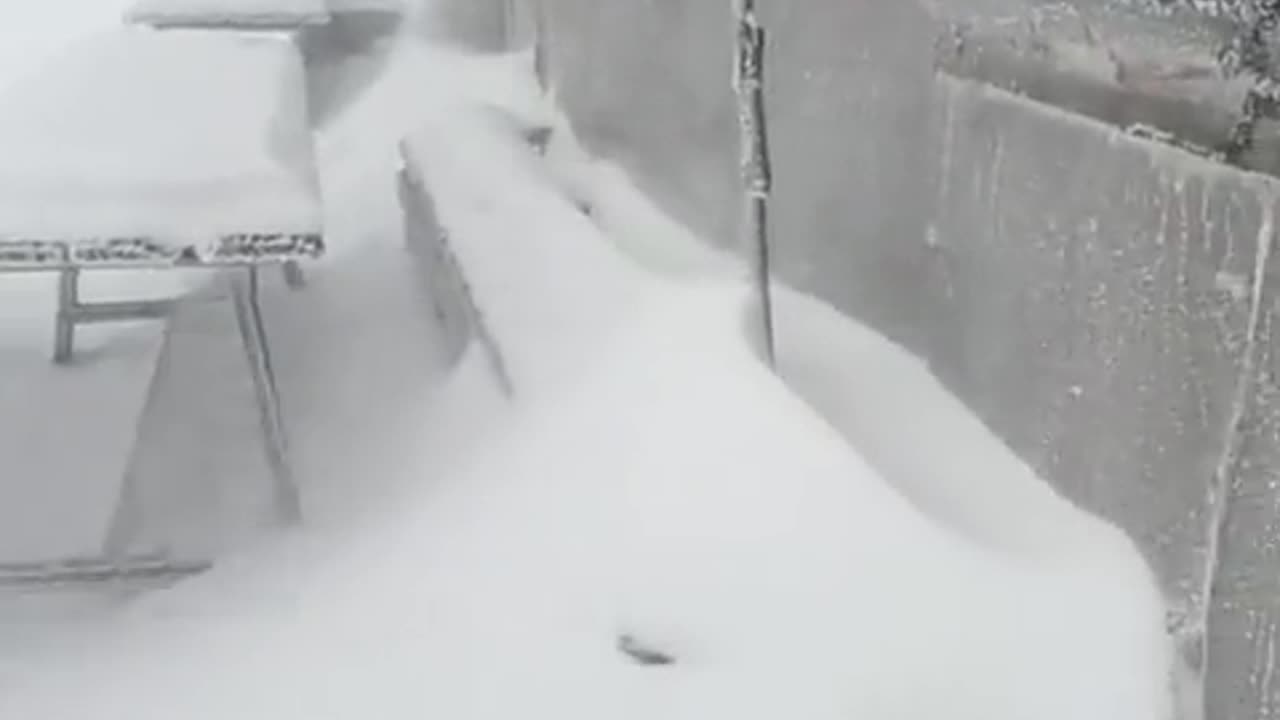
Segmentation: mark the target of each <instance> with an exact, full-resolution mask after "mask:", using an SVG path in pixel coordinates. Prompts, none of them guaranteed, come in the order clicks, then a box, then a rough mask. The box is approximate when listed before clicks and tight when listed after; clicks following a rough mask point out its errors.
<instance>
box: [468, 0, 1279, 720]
mask: <svg viewBox="0 0 1280 720" xmlns="http://www.w3.org/2000/svg"><path fill="white" fill-rule="evenodd" d="M460 1H461V0H460ZM466 1H467V2H468V3H469V4H470V3H474V2H475V0H466ZM494 1H495V2H497V0H494ZM528 2H530V3H537V4H538V5H539V6H540V7H539V9H538V10H537V12H540V13H541V29H542V40H543V43H544V45H545V53H546V61H547V67H548V74H549V83H550V85H551V86H552V87H553V89H554V90H555V92H556V94H557V96H558V98H559V100H560V101H561V103H562V104H563V105H564V106H565V107H566V108H567V110H568V112H569V113H570V115H571V117H572V119H573V121H574V124H575V128H576V129H577V131H578V133H579V134H580V135H582V136H583V138H584V139H585V140H586V141H587V143H588V144H589V145H590V146H591V147H592V148H593V149H594V150H595V151H597V152H599V153H601V154H604V155H608V156H611V157H614V158H616V159H619V160H621V161H623V162H624V163H625V164H626V165H627V166H628V167H629V169H630V170H631V171H632V173H633V174H635V175H636V176H637V177H638V178H639V180H640V181H641V183H642V184H643V185H644V186H645V187H646V189H647V190H648V191H649V192H650V193H651V194H652V195H653V196H654V197H655V198H657V199H658V200H659V201H661V202H662V203H663V204H664V205H665V206H666V208H667V209H668V210H669V211H670V212H672V213H673V214H675V215H676V216H677V217H679V218H680V219H682V220H684V221H685V222H687V223H688V224H690V225H691V226H692V227H694V228H696V229H698V230H699V231H701V232H702V233H704V234H705V235H706V236H707V237H709V238H711V239H713V241H715V242H717V243H720V244H730V243H733V242H734V227H735V224H736V217H737V202H738V200H737V198H738V192H737V178H736V168H735V160H736V151H737V150H736V126H735V119H734V116H733V99H732V95H731V93H730V88H729V77H730V65H731V58H732V50H731V43H732V34H731V32H732V18H731V16H730V14H731V13H730V8H731V5H730V2H729V0H723V1H719V0H717V1H716V2H708V1H707V0H646V1H645V2H641V1H639V0H528ZM526 9H527V8H526ZM761 11H762V20H763V22H764V24H765V26H766V28H767V29H768V31H769V32H770V57H769V59H768V66H767V71H768V87H769V108H768V111H769V114H770V117H769V119H770V122H771V139H772V141H773V153H774V162H775V169H776V193H775V197H774V203H773V213H774V216H773V223H774V226H773V240H774V251H775V253H776V256H777V261H778V266H779V269H780V273H781V275H782V276H783V278H784V279H786V280H788V281H789V282H791V283H793V284H795V285H797V286H799V287H801V288H803V289H806V290H811V291H814V292H816V293H817V294H819V295H821V296H823V297H825V298H827V299H828V300H830V301H832V302H833V303H834V304H836V305H837V306H838V307H840V308H841V309H843V310H844V311H846V312H848V313H849V314H851V315H853V316H855V317H857V318H859V319H861V320H863V321H866V322H869V323H870V324H872V325H874V326H876V327H878V328H880V329H881V330H882V331H884V332H885V333H886V334H888V335H890V336H892V337H894V338H896V339H899V340H901V341H904V342H905V343H906V344H907V345H909V346H910V347H912V348H913V349H915V350H916V351H918V352H920V353H921V354H922V355H924V356H925V357H927V358H929V360H930V363H931V365H932V366H933V367H934V369H935V371H936V372H937V373H938V374H939V375H940V376H941V377H942V378H943V379H944V381H946V382H947V384H948V385H949V386H950V387H951V388H952V389H953V390H954V391H956V392H957V393H958V394H959V395H960V396H961V397H962V398H964V400H965V401H966V402H967V403H968V404H969V405H970V406H971V407H973V408H974V410H975V411H976V412H978V413H979V414H980V415H981V416H982V417H983V418H984V419H985V420H986V421H987V422H988V424H990V425H991V426H992V427H993V428H994V429H995V430H996V431H997V432H998V433H1000V434H1001V436H1002V437H1004V438H1005V440H1006V441H1007V442H1008V443H1009V444H1010V445H1011V446H1012V447H1013V448H1015V450H1016V451H1017V452H1019V453H1020V454H1021V455H1022V456H1023V457H1024V458H1026V459H1027V460H1028V461H1029V462H1031V463H1032V464H1034V465H1035V466H1036V467H1038V468H1039V469H1040V470H1041V471H1042V472H1044V473H1045V475H1046V476H1047V477H1048V478H1050V479H1051V480H1052V481H1053V482H1054V483H1055V484H1056V485H1057V486H1058V487H1059V488H1060V489H1061V490H1062V491H1063V492H1064V493H1065V494H1066V495H1068V496H1070V497H1072V498H1074V499H1076V500H1078V501H1079V502H1081V503H1082V504H1083V505H1085V506H1087V507H1089V508H1092V509H1094V510H1096V511H1098V512H1101V513H1103V514H1104V515H1106V516H1108V517H1110V518H1112V519H1114V520H1115V521H1117V522H1119V523H1120V524H1121V525H1123V526H1124V527H1125V528H1126V529H1128V530H1129V531H1130V532H1131V533H1133V534H1134V535H1135V537H1137V538H1138V540H1139V541H1140V543H1141V545H1142V547H1143V549H1144V551H1145V552H1146V553H1147V555H1148V557H1149V558H1150V559H1151V560H1152V562H1153V563H1154V565H1155V566H1156V567H1157V569H1158V571H1159V572H1160V574H1161V576H1162V578H1163V580H1164V582H1165V585H1166V588H1167V589H1168V591H1169V593H1170V595H1171V596H1172V597H1173V598H1175V600H1176V601H1177V602H1178V604H1179V606H1180V610H1181V611H1182V612H1183V613H1184V614H1185V615H1186V617H1187V618H1188V623H1189V625H1190V626H1191V627H1193V628H1194V627H1195V626H1196V625H1197V624H1198V623H1199V622H1201V621H1202V620H1203V619H1204V618H1205V617H1207V618H1208V626H1209V629H1210V632H1209V636H1210V639H1209V642H1208V645H1207V649H1208V652H1209V667H1210V679H1209V682H1208V687H1207V693H1208V700H1207V704H1208V708H1209V709H1210V715H1211V717H1212V718H1214V720H1228V719H1230V720H1236V719H1240V720H1243V719H1245V718H1270V717H1273V716H1275V717H1280V686H1277V685H1276V684H1274V682H1273V680H1272V675H1271V668H1272V666H1273V664H1272V662H1271V658H1273V657H1274V656H1275V654H1276V651H1277V650H1278V649H1280V648H1277V623H1276V618H1277V609H1278V608H1277V603H1280V592H1278V591H1280V572H1278V571H1280V557H1277V555H1280V543H1277V542H1276V538H1277V534H1278V533H1277V530H1280V527H1277V525H1278V522H1277V520H1276V517H1277V515H1278V513H1277V512H1276V510H1277V507H1280V495H1278V494H1277V489H1276V488H1277V487H1280V477H1277V475H1278V474H1280V413H1278V412H1277V408H1280V404H1278V401H1280V383H1277V380H1276V377H1275V370H1274V368H1275V362H1276V361H1275V360H1274V358H1275V355H1274V354H1273V352H1272V351H1273V347H1274V345H1275V344H1276V343H1280V340H1277V339H1274V338H1273V335H1272V333H1271V327H1272V322H1273V318H1275V317H1276V316H1277V313H1278V312H1280V311H1278V310H1277V307H1280V305H1278V303H1280V296H1277V294H1276V293H1277V290H1278V289H1280V264H1277V261H1275V260H1272V259H1271V258H1270V257H1269V250H1270V247H1271V243H1272V242H1273V240H1274V238H1273V235H1274V227H1273V222H1272V218H1273V217H1274V212H1275V205H1276V203H1277V190H1276V184H1275V183H1274V182H1272V181H1268V180H1263V179H1262V178H1260V177H1258V176H1250V175H1245V174H1243V173H1240V172H1237V171H1232V170H1226V169H1223V168H1220V167H1216V166H1212V165H1209V164H1207V163H1203V162H1202V161H1199V160H1196V159H1194V158H1192V157H1191V156H1188V155H1183V154H1179V153H1177V152H1175V151H1173V150H1169V149H1166V148H1163V147H1162V146H1158V145H1153V144H1149V143H1144V142H1140V141H1136V140H1132V139H1129V138H1125V137H1118V136H1117V133H1115V132H1114V131H1113V130H1112V129H1110V128H1109V127H1107V126H1105V125H1102V124H1099V123H1096V122H1093V121H1085V120H1082V119H1080V118H1078V117H1076V116H1071V115H1068V114H1065V113H1061V112H1057V111H1054V110H1051V109H1048V108H1047V106H1043V105H1036V104H1033V103H1029V102H1027V101H1024V100H1020V99H1017V98H1015V97H1013V96H1010V95H1006V94H1004V93H1002V92H1000V91H995V90H990V89H987V88H984V87H983V86H981V85H978V84H975V83H971V82H968V81H958V80H950V79H943V78H935V76H934V74H933V68H932V58H933V43H934V38H935V36H936V32H937V28H936V27H935V25H934V23H933V22H932V21H931V19H930V18H929V17H928V16H927V15H926V14H925V13H924V11H923V10H921V9H920V8H919V6H917V5H916V3H914V2H910V1H908V0H896V1H893V2H889V1H888V0H884V1H874V0H855V1H845V2H838V3H833V2H829V1H824V0H788V1H787V2H769V3H763V4H762V10H761ZM526 24H527V23H526ZM1219 478H1226V481H1227V482H1226V486H1227V488H1228V489H1229V493H1227V497H1228V499H1229V500H1230V502H1229V503H1228V504H1225V505H1224V504H1218V503H1215V502H1214V499H1213V498H1214V493H1213V491H1212V490H1213V488H1214V486H1215V482H1216V481H1217V480H1218V479H1219ZM1223 508H1225V512H1223V513H1221V514H1219V512H1218V511H1219V510H1221V509H1223ZM1215 568H1216V571H1214V570H1213V569H1215ZM1210 588H1212V592H1210ZM1207 605H1211V607H1210V608H1209V609H1208V610H1206V606H1207ZM1189 649H1191V650H1193V651H1194V650H1196V649H1197V648H1196V647H1195V646H1194V645H1192V646H1191V647H1190V648H1189ZM1192 659H1193V660H1195V661H1197V662H1198V661H1199V658H1198V657H1193V658H1192Z"/></svg>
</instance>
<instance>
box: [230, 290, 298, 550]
mask: <svg viewBox="0 0 1280 720" xmlns="http://www.w3.org/2000/svg"><path fill="white" fill-rule="evenodd" d="M258 286H259V275H258V268H257V267H256V266H252V265H251V266H249V267H247V268H244V269H243V270H241V271H238V272H237V271H233V272H232V273H231V296H232V301H233V303H234V305H235V313H236V325H237V327H238V328H239V330H240V341H241V343H242V344H243V345H244V351H245V357H246V358H247V359H248V361H249V373H250V376H251V377H252V379H253V389H254V395H255V396H256V399H257V406H258V420H259V423H260V424H261V426H262V440H263V449H264V451H265V452H266V458H267V463H268V465H269V466H270V468H271V474H272V480H273V481H274V490H275V505H276V512H277V515H278V517H279V519H280V521H281V523H282V524H285V525H294V524H297V523H298V522H300V521H301V520H302V501H301V498H300V497H299V493H298V487H297V483H296V482H295V480H294V475H293V468H292V467H291V466H290V464H289V448H288V440H287V436H286V433H285V425H284V415H283V413H282V412H281V409H280V395H279V392H278V390H277V388H276V378H275V370H274V368H273V367H272V363H271V350H270V346H269V343H268V342H267V332H266V326H265V324H264V323H263V320H262V308H261V306H260V304H259V298H258V294H259V293H258Z"/></svg>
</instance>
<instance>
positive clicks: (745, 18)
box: [733, 0, 776, 368]
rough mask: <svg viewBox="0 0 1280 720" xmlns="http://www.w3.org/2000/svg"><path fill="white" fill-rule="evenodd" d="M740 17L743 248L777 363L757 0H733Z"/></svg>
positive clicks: (762, 330) (737, 87) (769, 353)
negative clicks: (770, 265)
mask: <svg viewBox="0 0 1280 720" xmlns="http://www.w3.org/2000/svg"><path fill="white" fill-rule="evenodd" d="M735 7H736V11H737V19H738V31H737V43H736V47H735V61H734V78H733V87H734V91H735V93H736V94H737V97H738V129H739V143H740V151H741V156H740V158H739V163H740V169H741V172H742V188H743V206H744V207H743V215H744V218H743V227H742V240H743V250H744V252H746V253H747V254H748V256H749V260H750V265H751V283H752V290H753V292H754V294H755V302H756V311H757V312H758V314H759V318H758V322H759V325H758V328H757V329H758V331H759V334H760V337H759V341H760V344H761V351H762V353H763V355H764V359H765V362H766V363H767V364H768V365H769V367H771V368H772V367H775V360H776V358H775V350H776V348H775V342H774V325H773V298H772V293H771V289H770V287H769V278H770V274H771V273H770V267H769V260H770V258H769V227H768V221H769V209H768V203H769V194H770V192H771V190H772V186H773V171H772V167H771V165H770V160H769V134H768V129H767V127H766V125H765V104H764V59H765V31H764V29H763V28H761V27H760V23H759V21H758V19H757V18H756V12H755V0H735Z"/></svg>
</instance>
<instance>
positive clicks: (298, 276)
mask: <svg viewBox="0 0 1280 720" xmlns="http://www.w3.org/2000/svg"><path fill="white" fill-rule="evenodd" d="M284 283H285V285H288V286H289V289H290V290H301V289H303V288H305V287H306V286H307V276H306V274H305V273H303V272H302V266H301V265H299V264H298V261H296V260H289V261H288V262H286V263H285V264H284Z"/></svg>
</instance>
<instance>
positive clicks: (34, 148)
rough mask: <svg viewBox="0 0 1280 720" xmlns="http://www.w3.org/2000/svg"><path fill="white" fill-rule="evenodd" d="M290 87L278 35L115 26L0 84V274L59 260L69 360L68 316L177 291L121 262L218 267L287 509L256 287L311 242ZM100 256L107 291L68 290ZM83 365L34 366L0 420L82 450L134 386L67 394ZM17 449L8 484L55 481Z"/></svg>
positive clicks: (309, 173)
mask: <svg viewBox="0 0 1280 720" xmlns="http://www.w3.org/2000/svg"><path fill="white" fill-rule="evenodd" d="M305 87H306V85H305V77H304V71H303V64H302V59H301V55H300V52H299V50H298V48H297V46H296V45H295V44H293V43H292V42H290V41H289V40H288V39H287V38H284V37H278V36H267V35H255V36H244V35H240V34H236V33H226V32H210V31H202V30H172V31H164V32H159V31H155V30H151V29H143V28H125V27H122V28H119V29H118V30H115V31H111V32H108V33H104V34H100V35H96V36H92V37H88V38H85V39H84V40H82V41H79V42H77V43H76V44H74V45H72V46H70V47H69V48H68V49H67V50H66V51H65V52H64V53H62V54H61V55H59V56H56V57H54V58H53V59H52V60H51V61H50V62H48V63H46V64H43V65H40V66H37V67H35V68H34V69H33V71H32V72H31V73H30V74H29V75H27V76H26V77H25V78H22V79H19V80H18V81H17V82H15V83H14V84H12V85H9V86H8V87H5V88H2V89H0V283H6V282H10V283H17V284H23V283H25V279H22V278H17V277H15V275H14V274H15V273H16V274H17V275H30V274H32V273H37V272H41V271H46V272H51V273H56V274H57V276H58V278H59V280H58V283H57V290H56V293H57V306H56V307H57V310H56V317H54V318H51V320H52V321H53V322H52V323H51V325H52V327H53V328H54V332H53V337H54V359H55V360H57V361H59V362H67V361H68V360H70V359H71V357H72V355H73V345H74V340H75V330H76V327H77V326H78V325H84V324H98V323H113V322H118V321H132V320H139V319H147V318H153V319H160V318H167V317H168V316H169V313H170V312H171V311H172V310H173V309H174V304H175V302H176V300H175V299H171V298H159V299H157V298H153V297H144V298H140V297H137V295H139V294H144V293H146V292H147V289H146V288H147V287H148V286H152V285H154V283H150V282H146V281H145V278H142V277H140V276H139V275H138V274H137V273H131V272H127V271H129V270H143V269H145V270H150V271H154V270H166V269H179V268H210V269H216V270H220V271H222V272H220V273H219V274H220V275H221V276H222V277H224V278H226V279H228V280H229V285H230V296H231V298H232V300H233V303H234V313H235V319H236V321H237V325H238V330H239V333H240V341H241V343H242V344H243V349H244V351H245V354H246V356H247V359H248V361H249V370H250V372H251V373H252V380H253V384H254V391H255V395H256V400H257V403H258V408H257V409H258V414H259V419H260V421H261V425H262V437H263V447H264V452H265V454H266V456H267V459H268V461H269V463H270V465H271V469H272V471H273V473H274V475H275V481H276V483H275V485H276V487H275V491H276V493H277V494H276V498H277V499H278V500H282V501H283V503H282V504H281V505H280V506H279V507H280V508H281V510H282V511H283V512H284V513H287V514H288V515H289V516H290V517H293V516H296V513H297V498H296V496H295V495H296V491H295V488H294V483H293V478H292V473H291V472H290V469H289V464H288V460H287V443H286V442H285V439H284V421H283V417H282V413H281V410H280V408H279V403H278V399H277V392H276V388H275V377H274V375H273V373H272V370H271V368H272V363H271V361H270V354H269V349H268V338H267V331H266V328H265V327H264V325H263V318H262V313H261V309H260V307H259V293H258V286H259V283H260V277H259V269H260V268H261V267H263V266H275V267H284V268H286V270H292V271H294V272H292V273H286V276H287V277H290V278H291V280H294V281H300V279H301V276H300V274H299V271H298V268H297V266H296V265H295V263H298V262H300V261H303V260H307V259H313V258H316V257H318V256H319V255H321V254H322V252H323V250H324V241H323V234H322V227H321V215H322V213H321V203H320V193H319V180H318V176H317V172H316V168H315V160H314V148H313V145H312V135H311V130H310V125H309V121H308V117H307V111H306V91H305ZM98 270H110V271H116V272H110V273H95V274H94V277H101V276H104V275H108V276H118V281H116V282H113V283H111V285H112V287H113V289H114V290H115V291H114V292H111V293H110V295H111V299H110V301H103V299H102V298H99V299H98V300H97V301H94V300H93V299H82V298H81V294H80V291H81V288H80V278H81V275H82V274H83V273H85V272H87V271H98ZM121 271H126V272H121ZM6 276H7V278H6ZM28 279H29V278H28ZM294 284H296V283H294ZM91 287H92V286H91ZM48 291H50V292H52V291H53V288H52V287H50V288H48ZM48 307H49V306H47V305H37V304H31V308H30V309H31V310H36V309H37V308H43V311H44V312H49V309H48ZM19 310H22V308H13V307H11V308H9V311H11V312H16V311H19ZM5 330H6V328H5V327H3V326H0V334H3V333H5ZM115 361H116V360H115V359H113V358H102V357H98V358H95V359H94V360H93V362H92V363H88V365H98V366H101V365H104V364H111V363H112V362H115ZM139 372H141V370H140V369H139ZM86 373H90V374H91V369H90V368H87V367H85V368H81V367H77V368H74V369H72V371H69V372H66V373H61V374H58V373H53V374H49V375H48V376H47V377H44V378H43V379H42V380H41V382H40V383H37V385H39V386H40V387H42V388H43V389H42V390H37V389H33V390H32V392H31V393H30V395H31V397H30V398H29V400H30V402H26V403H20V404H21V405H22V407H17V406H11V407H0V428H3V427H6V425H7V424H8V425H16V426H22V427H26V426H32V425H34V426H35V427H37V428H39V427H43V428H45V432H47V433H54V434H56V435H58V436H59V437H60V440H59V445H60V446H61V447H74V448H78V449H81V450H83V449H84V448H88V447H90V446H94V443H97V444H98V445H102V443H101V442H100V441H99V440H98V436H100V435H101V434H102V433H103V431H104V429H105V428H109V427H115V426H129V427H132V426H133V423H134V422H135V418H134V417H132V416H130V417H119V416H118V415H119V414H120V413H121V412H123V413H125V414H128V413H129V411H128V410H120V409H119V408H122V407H125V406H126V405H128V406H133V405H137V406H140V405H141V404H142V403H141V400H139V402H138V403H133V404H132V405H130V404H129V403H116V404H114V405H113V407H115V408H117V409H116V410H114V411H108V410H98V409H97V408H95V407H94V402H95V400H94V399H93V397H94V396H95V394H97V395H100V394H101V393H95V392H87V391H84V392H82V391H83V390H84V388H83V385H84V384H85V383H86V382H88V378H87V376H86ZM135 374H137V373H135ZM119 375H120V373H118V372H117V373H114V376H119ZM143 382H144V385H143V388H144V390H143V391H144V392H145V380H144V381H143ZM41 383H43V384H41ZM72 387H76V388H81V391H75V392H73V391H72V390H71V389H70V388H72ZM98 389H101V388H98ZM90 390H92V388H90ZM131 392H132V391H131ZM37 396H41V397H37ZM71 396H75V397H78V398H80V399H79V400H76V399H75V397H71ZM42 397H43V398H44V399H42ZM43 403H53V404H54V406H53V407H44V406H43ZM77 403H81V404H77ZM103 413H107V414H108V415H110V417H105V418H104V417H100V416H103ZM112 413H114V414H112ZM4 415H9V416H12V417H9V418H6V417H4ZM90 416H92V419H93V420H92V422H90V421H89V420H90ZM6 420H8V421H10V422H9V423H6ZM68 428H80V431H70V430H68ZM126 435H127V436H128V437H130V438H131V437H132V433H123V434H122V437H121V438H120V440H119V442H113V443H111V448H108V449H109V450H110V452H109V453H108V452H107V450H108V449H104V450H103V451H102V453H98V454H99V455H103V457H106V456H107V455H110V456H111V457H112V458H115V459H114V460H112V461H111V462H110V463H107V462H106V461H105V460H104V461H101V462H99V463H98V465H100V466H101V467H96V466H91V469H92V472H94V473H100V474H101V473H106V474H111V473H112V472H113V470H111V469H110V468H111V467H119V466H120V465H122V464H123V463H124V462H125V460H124V458H126V457H127V456H128V455H129V452H130V451H129V449H128V447H126V446H125V445H126V444H127V443H128V442H129V440H128V438H126V437H124V436H126ZM117 446H120V447H117ZM94 447H96V446H94ZM3 449H4V446H3V445H2V444H0V450H3ZM64 454H65V453H64ZM42 458H43V459H42ZM28 461H29V462H27V463H26V464H25V466H24V468H23V473H24V477H25V478H27V479H26V480H24V482H32V483H39V482H42V481H53V480H59V479H60V478H61V479H65V480H67V482H70V481H71V479H69V478H63V476H65V475H67V472H66V468H65V467H63V465H65V464H66V463H61V462H60V460H59V459H58V458H57V457H52V456H44V455H42V456H41V457H34V458H28ZM15 479H16V478H15ZM80 484H84V482H81V483H80ZM72 502H75V501H72Z"/></svg>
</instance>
